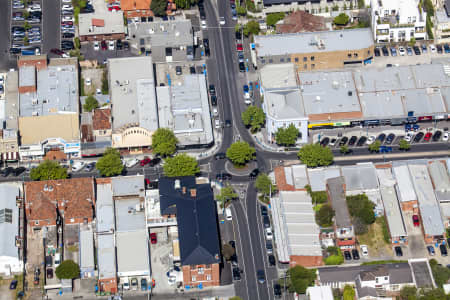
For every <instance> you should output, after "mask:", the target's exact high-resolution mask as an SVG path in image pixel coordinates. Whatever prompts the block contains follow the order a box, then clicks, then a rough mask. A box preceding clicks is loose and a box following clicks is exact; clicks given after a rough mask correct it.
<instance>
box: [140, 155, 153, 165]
mask: <svg viewBox="0 0 450 300" xmlns="http://www.w3.org/2000/svg"><path fill="white" fill-rule="evenodd" d="M150 161H151V159H150V158H149V157H144V159H143V160H141V161H140V162H139V164H140V165H141V167H143V166H145V165H147V164H148V163H150Z"/></svg>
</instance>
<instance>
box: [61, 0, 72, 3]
mask: <svg viewBox="0 0 450 300" xmlns="http://www.w3.org/2000/svg"><path fill="white" fill-rule="evenodd" d="M62 3H72V0H62Z"/></svg>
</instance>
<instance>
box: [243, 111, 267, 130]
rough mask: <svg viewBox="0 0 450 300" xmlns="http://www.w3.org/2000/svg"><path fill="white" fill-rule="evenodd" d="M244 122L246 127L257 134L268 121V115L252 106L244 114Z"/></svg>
mask: <svg viewBox="0 0 450 300" xmlns="http://www.w3.org/2000/svg"><path fill="white" fill-rule="evenodd" d="M242 121H243V122H244V125H245V126H247V127H250V130H251V131H252V132H253V133H255V132H256V131H258V130H259V129H261V126H262V125H264V123H265V121H266V114H265V113H264V111H263V110H262V108H260V107H256V106H254V105H251V106H249V107H247V109H246V110H245V111H243V112H242Z"/></svg>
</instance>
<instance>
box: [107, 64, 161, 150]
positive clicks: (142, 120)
mask: <svg viewBox="0 0 450 300" xmlns="http://www.w3.org/2000/svg"><path fill="white" fill-rule="evenodd" d="M108 76H109V77H108V81H109V88H110V93H111V105H112V107H111V114H112V116H111V117H112V130H113V131H112V146H113V147H114V148H122V149H128V150H130V151H131V152H134V153H141V152H142V150H143V149H145V148H148V147H149V146H151V144H152V134H153V132H154V131H155V130H156V129H158V113H157V106H156V95H155V79H154V77H153V63H152V59H151V57H150V56H143V57H124V58H114V59H109V60H108Z"/></svg>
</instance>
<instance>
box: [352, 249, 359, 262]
mask: <svg viewBox="0 0 450 300" xmlns="http://www.w3.org/2000/svg"><path fill="white" fill-rule="evenodd" d="M352 257H353V259H354V260H358V259H359V252H358V250H356V249H352Z"/></svg>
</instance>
